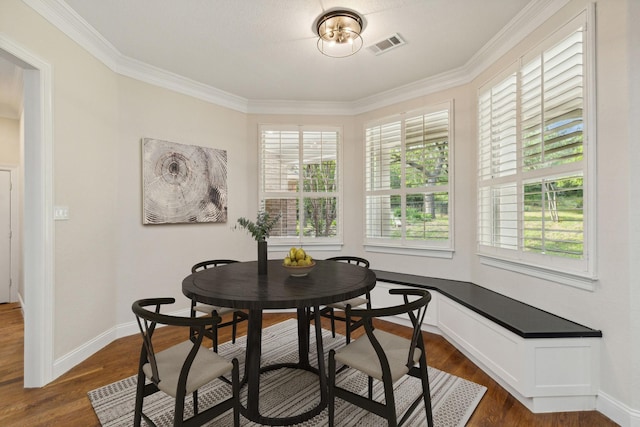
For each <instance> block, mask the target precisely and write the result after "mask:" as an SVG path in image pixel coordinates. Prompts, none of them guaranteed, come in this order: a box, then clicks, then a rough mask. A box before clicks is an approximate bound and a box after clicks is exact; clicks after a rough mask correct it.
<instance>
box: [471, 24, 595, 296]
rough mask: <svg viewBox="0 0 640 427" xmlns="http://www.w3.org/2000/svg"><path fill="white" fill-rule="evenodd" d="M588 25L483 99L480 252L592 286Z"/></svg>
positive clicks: (527, 62) (549, 46) (572, 30)
mask: <svg viewBox="0 0 640 427" xmlns="http://www.w3.org/2000/svg"><path fill="white" fill-rule="evenodd" d="M584 21H585V18H584V16H581V17H579V18H578V19H577V23H575V22H574V23H572V24H571V25H569V26H567V27H566V28H564V29H563V30H562V31H559V32H558V34H556V35H555V36H554V37H553V39H550V40H547V42H546V43H545V44H544V46H541V47H539V48H537V49H535V50H533V51H531V52H529V53H528V54H527V55H526V56H524V57H523V58H522V59H521V61H519V65H517V66H514V67H513V69H512V70H510V71H508V72H507V74H506V75H502V76H501V77H499V78H497V79H495V80H494V81H492V82H490V83H489V84H487V85H485V86H484V87H482V88H481V89H480V91H479V96H478V116H479V117H478V135H479V149H478V183H479V185H478V244H479V250H480V253H481V254H484V255H489V256H492V257H494V258H496V259H504V260H509V261H515V262H517V263H521V264H528V265H530V266H532V267H535V268H534V270H535V269H541V270H539V271H544V272H545V274H548V273H549V270H556V271H558V272H562V275H565V276H567V275H569V276H571V275H576V276H582V277H585V278H588V277H590V276H591V275H592V270H591V266H590V264H589V262H588V260H589V249H590V246H589V244H588V242H589V237H591V236H589V235H588V233H589V227H588V224H589V220H590V219H591V218H589V214H590V212H591V211H590V209H589V203H590V202H591V201H590V199H589V197H588V196H589V194H590V191H589V189H588V188H587V183H588V182H589V181H588V177H589V175H590V173H589V172H590V166H589V162H588V160H587V159H588V154H589V153H588V150H587V149H586V147H587V140H588V139H587V132H586V129H587V126H586V125H587V104H588V103H587V100H588V99H589V98H588V96H587V95H588V94H587V92H588V90H589V86H588V84H587V82H588V79H587V69H588V68H587V64H586V62H587V61H586V60H585V58H586V52H585V50H586V46H585V45H586V35H585V33H586V31H585V25H584ZM502 266H504V264H502ZM560 281H562V280H560ZM579 286H581V287H582V285H579Z"/></svg>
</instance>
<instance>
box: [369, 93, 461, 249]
mask: <svg viewBox="0 0 640 427" xmlns="http://www.w3.org/2000/svg"><path fill="white" fill-rule="evenodd" d="M454 107H455V104H454V100H453V99H451V100H448V101H445V102H441V103H438V104H432V105H428V106H425V107H423V108H419V109H416V110H412V111H408V112H403V113H399V114H394V115H391V116H387V117H384V118H381V119H377V120H372V121H370V122H367V123H365V124H364V126H363V128H362V134H363V136H364V135H365V134H366V129H367V128H368V127H371V126H377V125H383V124H386V123H389V122H390V121H393V120H404V118H405V117H407V116H409V115H415V114H429V113H435V112H437V111H442V110H447V111H448V112H449V142H448V150H449V165H448V181H449V184H448V187H447V193H448V194H449V202H448V210H449V239H448V240H447V241H446V242H438V241H422V242H423V243H420V242H421V241H420V240H406V239H405V238H404V237H403V238H402V239H400V240H395V239H370V238H367V237H366V236H367V229H366V214H367V212H366V204H367V194H368V193H367V188H366V185H367V183H366V179H365V180H364V182H363V198H362V205H363V206H365V209H364V210H363V211H364V220H363V221H362V235H363V236H364V243H363V247H364V249H365V250H366V251H367V252H376V253H388V254H399V255H414V256H423V257H431V258H446V259H452V258H453V253H454V252H455V249H454V242H455V238H454V236H455V224H454V212H455V197H454V188H455V183H454V177H455V171H454V168H455V165H454V163H455V162H454V159H455V143H454V141H455V134H454V129H455V123H454V121H455V117H454V116H455V114H454V111H455V110H454ZM403 144H404V141H403ZM365 149H366V143H365ZM362 157H363V169H362V170H363V171H364V170H366V162H367V156H366V153H365V155H363V156H362ZM403 174H404V172H403ZM404 191H405V194H406V189H405V190H404ZM397 193H398V190H385V191H381V192H380V194H397Z"/></svg>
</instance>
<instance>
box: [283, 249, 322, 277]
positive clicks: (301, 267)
mask: <svg viewBox="0 0 640 427" xmlns="http://www.w3.org/2000/svg"><path fill="white" fill-rule="evenodd" d="M282 266H283V267H284V268H285V270H287V271H288V272H289V274H290V275H291V276H293V277H304V276H306V275H307V274H309V272H310V271H311V270H313V267H315V266H316V262H315V261H314V260H313V258H311V256H310V255H309V254H307V253H306V252H305V251H304V249H302V248H296V247H293V248H291V249H289V254H287V256H286V257H285V258H284V261H283V262H282Z"/></svg>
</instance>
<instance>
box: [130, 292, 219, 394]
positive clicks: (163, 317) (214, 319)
mask: <svg viewBox="0 0 640 427" xmlns="http://www.w3.org/2000/svg"><path fill="white" fill-rule="evenodd" d="M175 301H176V300H175V298H151V299H141V300H138V301H135V302H134V303H133V305H132V306H131V309H132V310H133V313H134V314H135V315H136V320H137V321H138V327H139V328H140V333H141V335H142V350H141V352H140V365H141V366H142V365H143V364H145V363H149V365H150V366H151V372H152V377H151V381H153V383H154V384H156V385H157V384H158V383H159V382H160V378H159V375H158V365H157V363H156V352H155V350H154V348H153V333H154V331H155V329H156V325H158V324H160V325H169V326H184V327H189V328H195V330H196V331H198V333H197V334H196V336H195V337H192V338H191V340H192V342H193V348H192V349H191V352H190V353H189V355H188V356H187V358H186V360H185V362H184V364H183V371H184V370H186V371H188V370H189V368H190V367H191V364H192V363H193V360H194V359H195V357H196V354H197V353H198V349H199V348H200V345H201V344H202V337H203V336H204V330H205V327H208V326H212V325H215V324H217V323H219V322H220V321H221V318H220V317H219V316H205V317H180V316H171V315H167V314H160V308H161V307H162V306H163V305H167V304H173V303H174V302H175ZM148 306H155V310H154V311H150V310H148V309H147V308H146V307H148Z"/></svg>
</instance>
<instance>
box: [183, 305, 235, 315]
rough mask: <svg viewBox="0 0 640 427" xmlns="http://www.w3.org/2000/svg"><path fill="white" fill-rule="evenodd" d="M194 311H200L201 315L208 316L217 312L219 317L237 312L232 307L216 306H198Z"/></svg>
mask: <svg viewBox="0 0 640 427" xmlns="http://www.w3.org/2000/svg"><path fill="white" fill-rule="evenodd" d="M193 309H194V310H195V311H199V312H201V313H207V314H211V313H213V312H214V311H216V312H217V313H218V316H222V315H223V314H226V313H231V312H233V311H236V309H235V308H231V307H218V306H215V305H207V304H196V306H195V307H193Z"/></svg>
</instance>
